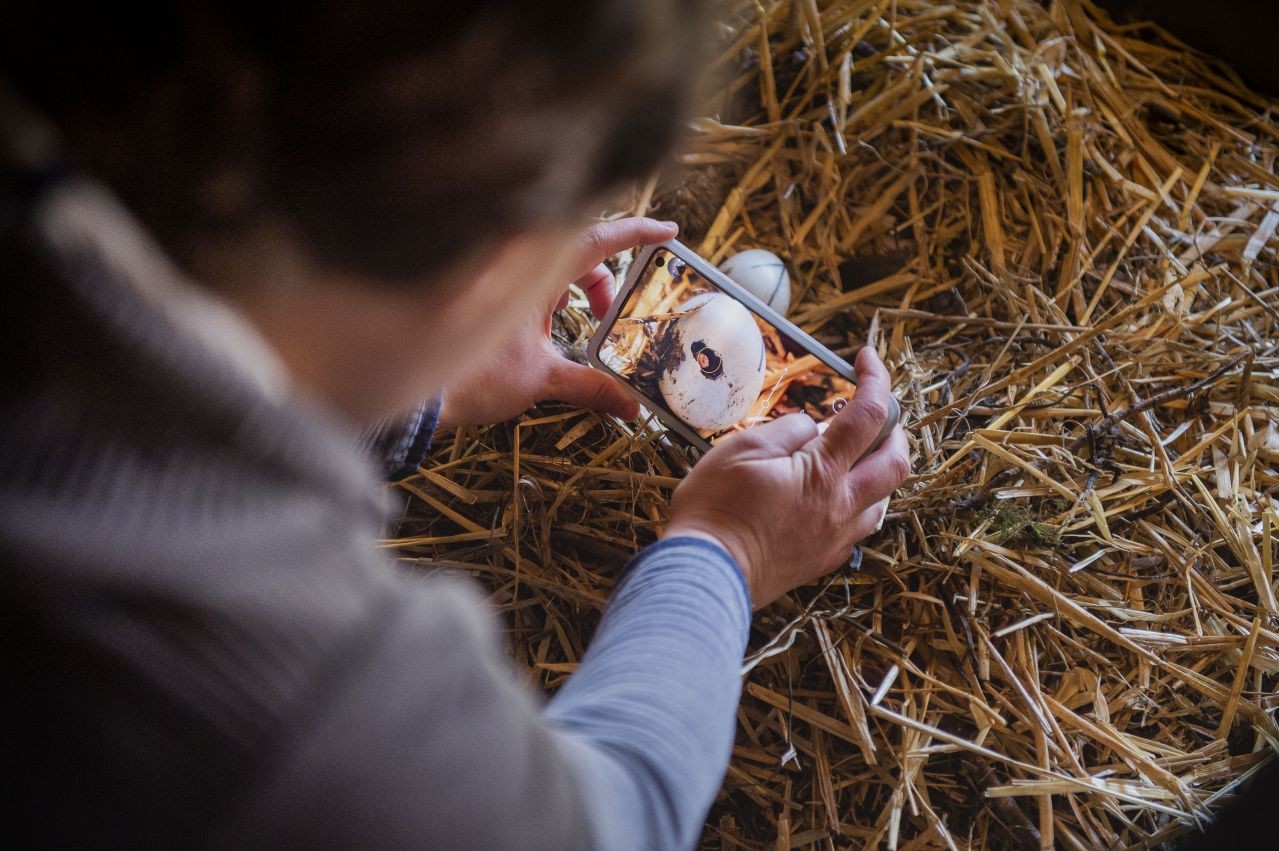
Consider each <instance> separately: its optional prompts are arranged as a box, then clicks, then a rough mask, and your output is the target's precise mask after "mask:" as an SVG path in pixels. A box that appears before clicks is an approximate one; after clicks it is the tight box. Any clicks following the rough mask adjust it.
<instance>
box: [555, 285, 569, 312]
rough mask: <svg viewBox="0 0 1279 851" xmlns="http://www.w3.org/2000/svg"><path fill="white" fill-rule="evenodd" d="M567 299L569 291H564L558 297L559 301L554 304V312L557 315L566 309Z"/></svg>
mask: <svg viewBox="0 0 1279 851" xmlns="http://www.w3.org/2000/svg"><path fill="white" fill-rule="evenodd" d="M568 297H569V291H568V290H565V291H564V292H563V293H562V294H561V295H560V300H559V301H557V302H555V311H556V312H557V313H558V312H559V311H561V310H563V309H564V308H566V307H568Z"/></svg>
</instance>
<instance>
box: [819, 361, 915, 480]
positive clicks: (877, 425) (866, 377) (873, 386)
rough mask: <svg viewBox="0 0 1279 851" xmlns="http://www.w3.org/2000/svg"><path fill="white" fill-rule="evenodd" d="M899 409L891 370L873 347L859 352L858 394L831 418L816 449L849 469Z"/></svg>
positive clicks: (834, 462)
mask: <svg viewBox="0 0 1279 851" xmlns="http://www.w3.org/2000/svg"><path fill="white" fill-rule="evenodd" d="M894 410H896V405H894V404H893V399H892V386H891V384H890V382H889V378H888V370H886V369H885V368H884V364H883V362H881V361H880V359H879V355H877V354H875V350H874V349H873V348H871V347H870V346H865V347H863V348H862V350H861V351H860V352H858V353H857V393H856V394H855V395H854V396H853V401H852V402H849V403H848V404H847V405H845V406H844V407H843V408H842V409H841V410H840V412H839V413H837V414H836V415H835V416H833V417H831V418H830V419H829V420H827V422H828V423H829V425H828V426H827V427H826V430H825V431H824V432H823V433H822V439H821V440H820V441H817V442H816V443H814V448H815V449H816V450H817V451H818V452H820V453H821V454H822V455H824V456H825V457H826V458H828V459H829V460H830V462H831V463H832V464H837V465H839V466H840V467H841V468H842V469H845V470H847V469H849V468H850V467H852V466H853V464H856V463H857V459H858V458H861V456H862V454H863V453H865V451H866V450H867V449H869V448H870V447H871V445H872V444H873V443H874V442H875V438H877V437H879V435H880V433H881V432H882V431H883V430H884V424H885V423H886V422H887V421H888V418H889V417H890V416H891V412H892V411H894Z"/></svg>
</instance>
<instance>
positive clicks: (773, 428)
mask: <svg viewBox="0 0 1279 851" xmlns="http://www.w3.org/2000/svg"><path fill="white" fill-rule="evenodd" d="M816 436H817V423H816V422H815V421H814V420H813V418H812V417H810V416H809V415H808V414H805V413H803V412H800V413H795V414H787V415H786V416H784V417H778V418H777V419H775V420H769V421H768V422H766V423H764V424H763V425H758V426H755V427H754V428H748V429H746V431H743V432H740V436H738V435H735V436H734V438H733V439H734V440H735V441H736V442H737V446H738V448H739V449H740V448H741V447H742V446H753V447H757V448H759V449H762V450H765V451H766V453H767V455H768V456H769V457H775V456H781V455H791V454H794V453H795V452H798V451H799V450H800V449H801V448H802V447H803V446H804V445H805V444H806V443H808V442H809V441H810V440H812V439H813V438H814V437H816ZM725 442H727V441H725Z"/></svg>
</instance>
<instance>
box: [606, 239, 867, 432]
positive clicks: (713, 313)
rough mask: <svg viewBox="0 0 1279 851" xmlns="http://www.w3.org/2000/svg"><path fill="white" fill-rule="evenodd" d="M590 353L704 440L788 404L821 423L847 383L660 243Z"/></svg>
mask: <svg viewBox="0 0 1279 851" xmlns="http://www.w3.org/2000/svg"><path fill="white" fill-rule="evenodd" d="M600 359H601V360H602V361H603V362H604V363H605V364H606V365H607V366H608V367H609V369H611V370H613V371H614V372H615V373H617V375H618V376H619V377H621V378H622V380H624V381H627V382H629V383H630V384H632V385H633V386H634V387H635V388H636V389H637V390H639V391H640V392H641V393H643V394H644V396H646V397H647V398H649V399H652V400H654V401H655V402H659V403H661V404H663V405H664V406H665V407H666V409H667V411H668V412H669V413H672V414H674V415H675V416H676V417H677V418H679V419H680V420H683V421H684V423H686V424H687V425H688V426H690V427H691V428H692V429H693V430H694V431H696V432H697V433H698V434H699V435H700V436H701V437H702V438H703V439H705V440H706V441H707V442H708V443H715V442H716V441H718V440H719V439H720V438H722V437H724V436H725V435H728V434H732V433H733V432H735V431H740V430H742V429H744V428H749V427H750V426H752V425H759V424H760V423H763V422H767V421H768V420H770V419H774V418H776V417H780V416H784V415H786V414H791V413H795V412H797V411H806V412H807V413H808V414H809V415H810V416H812V417H813V419H815V420H817V421H818V422H819V423H820V422H823V421H824V420H827V419H829V418H830V417H831V416H833V415H834V414H835V412H836V411H838V410H839V409H840V408H842V407H843V405H844V404H846V403H847V402H848V401H849V400H850V399H852V397H853V393H854V385H853V383H852V382H851V381H849V380H848V379H846V378H844V377H843V376H841V375H839V374H837V373H836V372H835V371H834V370H833V369H831V368H830V367H829V366H827V365H826V364H825V363H823V362H822V361H820V360H819V359H818V358H817V357H815V356H814V355H812V354H809V353H808V352H807V351H805V350H804V349H803V347H801V346H800V345H798V344H797V343H795V342H794V341H792V340H791V339H790V338H789V337H787V336H785V335H784V334H782V333H781V332H780V331H778V330H777V329H776V328H774V327H773V326H772V325H769V324H768V323H767V322H765V321H764V320H762V319H761V318H759V317H758V316H757V315H756V314H755V313H753V312H752V311H750V310H749V309H747V308H746V307H745V306H744V305H743V304H742V303H741V302H739V301H737V300H736V299H734V298H733V297H732V296H730V295H728V294H727V293H725V292H723V291H721V290H720V289H718V288H717V287H716V286H715V285H714V284H712V283H710V282H709V281H707V280H706V279H705V278H703V277H702V276H701V275H699V274H698V273H697V272H696V271H695V270H693V269H691V268H689V267H688V265H687V264H686V263H685V262H684V261H683V260H680V259H679V258H678V257H676V256H675V255H674V254H672V253H671V252H670V251H668V250H667V249H664V248H662V249H658V250H657V251H655V252H654V253H653V255H652V256H651V257H650V258H649V261H648V267H647V268H646V269H644V271H643V273H642V276H641V278H640V281H639V284H638V285H637V286H636V287H635V288H634V289H633V290H631V291H630V293H629V294H628V296H627V300H626V303H625V304H624V305H622V308H621V310H620V311H619V312H618V315H617V319H616V320H615V321H614V323H613V327H612V328H611V329H609V333H608V335H607V337H606V339H605V342H604V345H602V346H601V347H600Z"/></svg>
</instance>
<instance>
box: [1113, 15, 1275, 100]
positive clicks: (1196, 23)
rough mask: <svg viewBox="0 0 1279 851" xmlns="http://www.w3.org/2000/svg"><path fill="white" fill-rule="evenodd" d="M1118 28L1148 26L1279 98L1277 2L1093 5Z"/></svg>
mask: <svg viewBox="0 0 1279 851" xmlns="http://www.w3.org/2000/svg"><path fill="white" fill-rule="evenodd" d="M1097 2H1098V5H1100V6H1101V7H1102V8H1104V9H1107V10H1109V11H1110V13H1111V15H1112V16H1113V17H1114V19H1115V20H1116V21H1119V22H1133V21H1142V20H1151V21H1155V22H1156V23H1158V24H1160V25H1161V26H1162V27H1163V28H1164V29H1166V30H1168V31H1169V32H1171V33H1172V34H1173V35H1175V36H1176V37H1177V38H1179V39H1181V40H1182V41H1184V42H1186V43H1187V44H1190V45H1192V46H1194V47H1197V48H1199V49H1200V50H1203V51H1205V52H1207V53H1211V54H1213V55H1214V56H1219V57H1221V58H1222V59H1224V60H1226V61H1227V62H1229V63H1230V64H1231V65H1232V66H1234V68H1235V70H1236V71H1238V72H1239V75H1240V76H1242V77H1243V78H1244V79H1245V80H1246V81H1247V82H1249V83H1251V84H1252V86H1253V87H1254V88H1257V89H1259V90H1262V91H1265V92H1267V93H1268V94H1272V95H1274V94H1279V50H1276V44H1275V42H1276V40H1279V0H1215V2H1204V0H1197V2H1196V0H1097Z"/></svg>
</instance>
